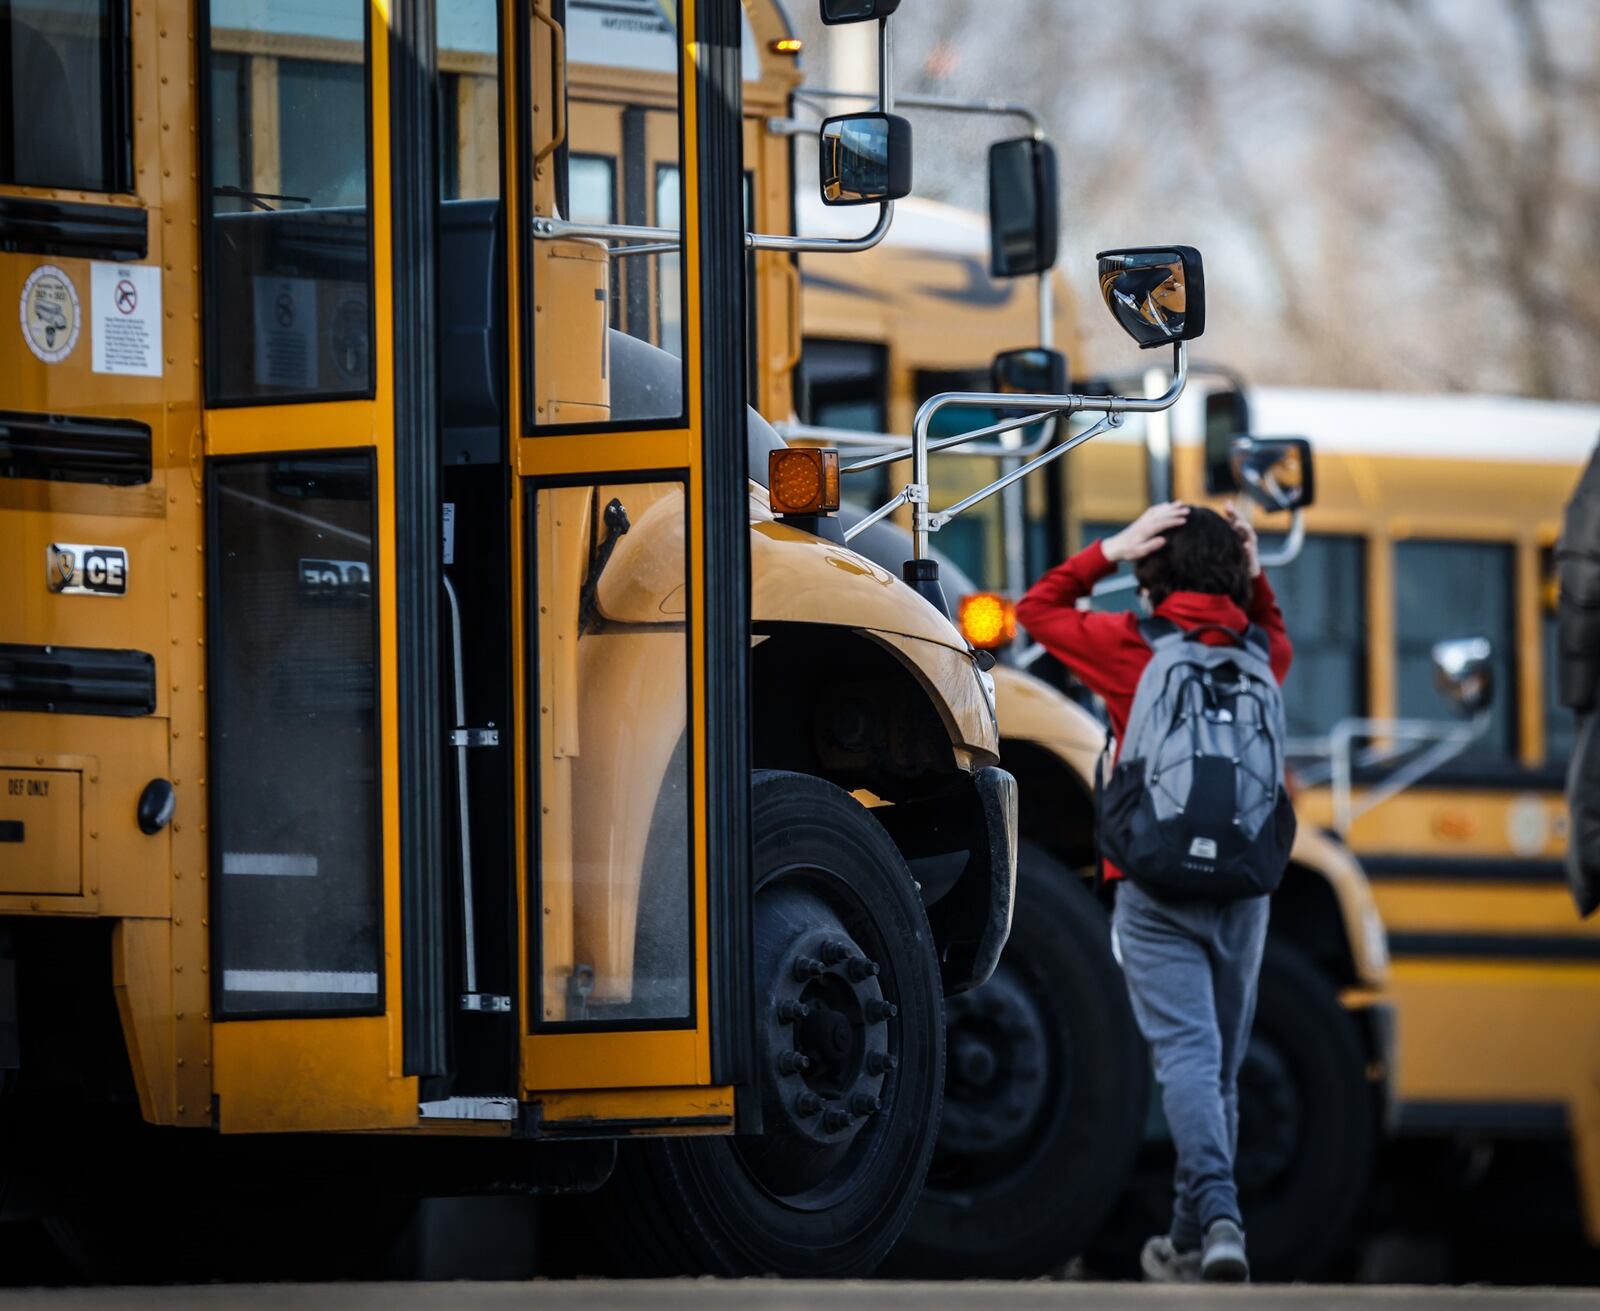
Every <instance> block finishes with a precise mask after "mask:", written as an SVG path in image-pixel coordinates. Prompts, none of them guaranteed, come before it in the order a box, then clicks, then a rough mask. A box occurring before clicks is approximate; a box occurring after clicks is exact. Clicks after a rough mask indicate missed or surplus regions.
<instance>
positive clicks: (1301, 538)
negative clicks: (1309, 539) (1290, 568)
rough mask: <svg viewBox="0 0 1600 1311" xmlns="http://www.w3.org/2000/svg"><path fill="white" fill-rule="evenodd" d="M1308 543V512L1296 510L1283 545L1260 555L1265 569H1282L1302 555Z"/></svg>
mask: <svg viewBox="0 0 1600 1311" xmlns="http://www.w3.org/2000/svg"><path fill="white" fill-rule="evenodd" d="M1305 544H1306V512H1305V511H1304V510H1296V511H1295V512H1294V513H1293V514H1292V515H1290V516H1289V533H1288V536H1286V537H1285V538H1284V542H1283V545H1282V546H1280V547H1279V548H1278V549H1277V550H1276V551H1263V552H1262V553H1261V555H1260V557H1259V558H1260V561H1261V567H1262V568H1263V569H1281V568H1282V567H1283V566H1284V565H1286V564H1293V563H1294V562H1295V560H1297V559H1298V558H1299V556H1300V551H1301V549H1302V548H1303V547H1304V546H1305Z"/></svg>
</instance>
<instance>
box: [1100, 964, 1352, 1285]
mask: <svg viewBox="0 0 1600 1311" xmlns="http://www.w3.org/2000/svg"><path fill="white" fill-rule="evenodd" d="M1239 1122H1240V1123H1239V1154H1238V1159H1237V1160H1236V1162H1235V1168H1234V1173H1235V1178H1236V1179H1237V1180H1238V1183H1239V1204H1240V1208H1241V1209H1242V1210H1243V1211H1244V1223H1245V1234H1246V1239H1247V1242H1248V1245H1249V1251H1250V1265H1251V1271H1252V1274H1253V1275H1254V1277H1255V1278H1257V1279H1266V1280H1306V1279H1319V1278H1325V1277H1327V1276H1328V1275H1329V1274H1330V1273H1332V1272H1333V1271H1334V1270H1335V1269H1336V1267H1337V1264H1338V1263H1339V1262H1340V1261H1341V1259H1342V1258H1344V1257H1345V1256H1346V1255H1347V1254H1348V1252H1349V1250H1350V1247H1351V1245H1352V1243H1353V1241H1354V1238H1355V1229H1356V1224H1357V1221H1358V1220H1359V1218H1360V1216H1361V1214H1362V1211H1363V1208H1364V1207H1365V1205H1366V1202H1367V1198H1368V1195H1369V1192H1370V1190H1371V1185H1372V1171H1373V1150H1374V1137H1375V1130H1376V1125H1375V1123H1374V1105H1373V1100H1372V1097H1371V1093H1370V1090H1369V1088H1368V1086H1367V1080H1366V1057H1365V1055H1364V1053H1363V1050H1362V1045H1361V1037H1360V1034H1359V1033H1358V1032H1357V1030H1356V1025H1355V1021H1354V1020H1353V1019H1352V1018H1351V1017H1350V1014H1349V1013H1348V1012H1347V1011H1346V1010H1345V1009H1344V1008H1343V1007H1342V1006H1341V1005H1340V1004H1339V997H1338V994H1337V992H1336V991H1335V990H1334V986H1333V984H1332V982H1331V981H1330V980H1329V979H1328V977H1327V976H1326V975H1325V974H1323V973H1322V971H1321V970H1319V969H1318V968H1317V967H1316V966H1315V965H1313V964H1312V963H1311V961H1309V960H1308V959H1307V958H1306V956H1305V955H1304V953H1302V952H1300V951H1299V950H1297V949H1296V948H1294V947H1292V946H1290V945H1289V944H1287V943H1284V942H1279V941H1269V942H1268V945H1267V953H1266V958H1265V959H1264V960H1263V962H1262V966H1261V992H1260V1000H1259V1001H1258V1002H1257V1005H1256V1022H1255V1028H1254V1030H1253V1031H1252V1033H1251V1037H1250V1050H1249V1052H1248V1053H1247V1055H1246V1057H1245V1065H1244V1069H1243V1070H1242V1071H1241V1072H1240V1076H1239ZM1171 1172H1172V1151H1171V1147H1170V1145H1168V1144H1163V1145H1162V1146H1161V1147H1160V1148H1159V1149H1156V1150H1149V1151H1147V1152H1146V1153H1144V1154H1143V1155H1142V1156H1141V1160H1140V1169H1139V1172H1138V1176H1137V1180H1136V1183H1135V1186H1134V1187H1133V1189H1131V1190H1130V1192H1129V1194H1128V1196H1127V1197H1126V1198H1124V1201H1123V1204H1122V1205H1121V1206H1119V1208H1118V1212H1117V1215H1116V1217H1115V1218H1114V1220H1113V1222H1112V1224H1111V1225H1110V1226H1109V1227H1108V1230H1107V1232H1106V1233H1105V1235H1104V1236H1103V1241H1101V1242H1099V1243H1097V1244H1096V1250H1095V1263H1096V1264H1097V1265H1098V1266H1100V1267H1102V1268H1104V1269H1105V1270H1107V1271H1108V1272H1131V1271H1132V1270H1133V1269H1135V1268H1136V1263H1137V1258H1138V1250H1139V1245H1140V1244H1142V1243H1143V1241H1144V1240H1145V1238H1147V1237H1148V1236H1149V1235H1151V1234H1155V1233H1165V1232H1166V1228H1167V1225H1168V1224H1169V1223H1170V1221H1171V1216H1172V1173H1171Z"/></svg>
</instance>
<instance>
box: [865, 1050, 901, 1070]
mask: <svg viewBox="0 0 1600 1311" xmlns="http://www.w3.org/2000/svg"><path fill="white" fill-rule="evenodd" d="M899 1064H900V1058H899V1057H898V1056H895V1055H894V1054H892V1053H890V1052H868V1053H867V1073H868V1074H885V1073H887V1072H888V1071H890V1070H892V1069H894V1068H895V1067H896V1066H898V1065H899Z"/></svg>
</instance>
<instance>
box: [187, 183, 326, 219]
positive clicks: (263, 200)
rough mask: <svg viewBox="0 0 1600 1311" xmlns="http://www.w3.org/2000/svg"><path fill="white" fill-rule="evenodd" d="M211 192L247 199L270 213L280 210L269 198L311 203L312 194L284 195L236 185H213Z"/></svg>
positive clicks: (303, 203) (305, 203)
mask: <svg viewBox="0 0 1600 1311" xmlns="http://www.w3.org/2000/svg"><path fill="white" fill-rule="evenodd" d="M211 194H212V195H213V196H229V197H231V198H232V199H234V200H247V201H249V202H250V203H251V204H252V205H254V206H255V207H256V208H257V209H264V210H266V211H267V213H269V214H276V213H277V212H278V210H277V206H275V205H269V204H267V202H268V201H269V200H276V201H279V202H283V201H294V202H295V203H297V204H301V205H309V204H310V203H311V197H310V196H283V195H279V194H277V193H276V192H272V191H247V190H245V188H243V187H235V186H226V187H212V188H211Z"/></svg>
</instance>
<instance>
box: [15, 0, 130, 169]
mask: <svg viewBox="0 0 1600 1311" xmlns="http://www.w3.org/2000/svg"><path fill="white" fill-rule="evenodd" d="M126 24H127V5H126V4H125V3H118V0H0V108H3V109H4V112H3V113H0V183H5V184H8V185H14V186H27V187H73V188H76V189H78V190H82V191H125V190H127V189H128V188H129V187H130V186H131V184H132V177H131V170H130V167H129V161H130V160H131V158H132V154H133V137H132V132H131V129H130V126H129V125H130V123H131V118H130V113H129V108H130V99H129V96H130V85H131V84H130V82H129V79H128V33H127V27H126Z"/></svg>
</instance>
